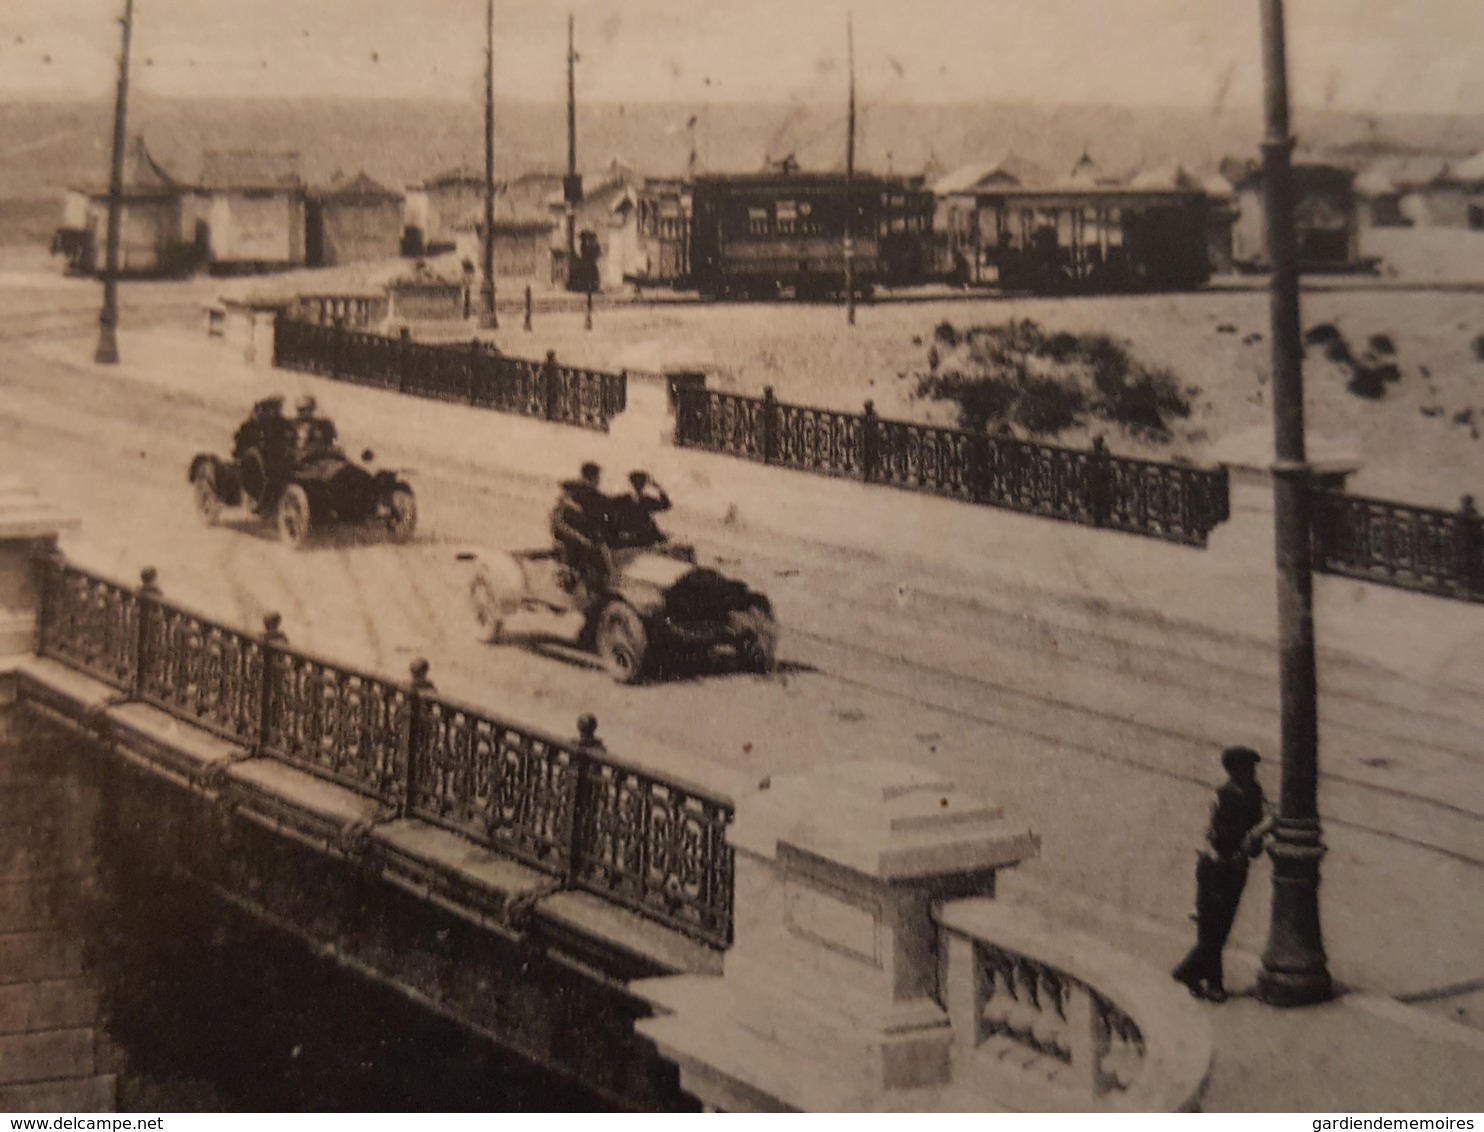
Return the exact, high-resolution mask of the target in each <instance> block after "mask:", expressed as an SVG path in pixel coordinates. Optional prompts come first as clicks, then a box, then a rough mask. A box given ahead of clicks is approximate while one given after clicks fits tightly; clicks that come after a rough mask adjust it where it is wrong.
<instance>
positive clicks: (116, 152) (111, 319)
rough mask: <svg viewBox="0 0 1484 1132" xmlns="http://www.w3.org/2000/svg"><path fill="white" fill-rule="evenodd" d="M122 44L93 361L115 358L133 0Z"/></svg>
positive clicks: (127, 1)
mask: <svg viewBox="0 0 1484 1132" xmlns="http://www.w3.org/2000/svg"><path fill="white" fill-rule="evenodd" d="M123 24H124V43H123V50H122V51H121V52H120V53H119V84H118V91H117V93H116V94H115V95H114V100H113V161H112V165H111V166H110V169H109V174H108V244H107V249H106V251H105V253H104V260H103V309H102V310H101V311H99V312H98V348H97V350H95V351H94V352H93V361H95V362H97V363H98V364H99V365H105V366H112V365H117V364H118V360H119V341H118V322H119V292H118V271H119V224H120V221H121V220H122V216H121V215H120V214H121V213H122V211H123V206H124V201H123V196H124V144H125V142H124V132H125V122H126V108H127V105H128V98H129V39H130V37H131V36H132V35H133V33H134V0H124V20H123Z"/></svg>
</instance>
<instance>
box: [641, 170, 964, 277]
mask: <svg viewBox="0 0 1484 1132" xmlns="http://www.w3.org/2000/svg"><path fill="white" fill-rule="evenodd" d="M849 200H850V209H851V211H852V212H853V214H854V215H853V219H852V222H851V224H850V233H851V244H852V249H853V260H854V262H853V270H854V286H855V290H856V293H857V294H858V295H861V296H869V295H870V294H871V292H872V291H873V290H874V289H875V288H876V287H878V286H888V287H896V286H906V285H911V284H914V283H920V282H923V281H925V279H926V278H927V276H928V273H929V272H931V271H932V269H933V267H934V262H935V259H936V257H935V255H934V253H933V249H932V241H933V210H934V198H933V194H932V192H931V191H930V190H928V189H927V188H925V187H924V186H923V184H922V181H921V179H920V178H910V179H909V178H903V177H881V176H874V175H861V176H857V177H855V178H854V179H853V181H852V184H851V188H850V194H849ZM846 207H847V206H846V190H845V176H844V174H841V173H799V172H785V173H758V174H732V175H719V174H714V175H705V176H697V177H695V178H692V179H688V180H684V181H675V180H670V181H648V182H646V183H645V185H644V189H643V191H642V192H641V194H640V197H639V261H640V264H641V269H640V270H639V271H637V272H635V273H634V274H633V275H632V276H630V277H629V280H628V281H629V282H632V283H634V284H636V285H638V286H640V287H673V288H676V289H680V290H694V291H697V292H699V293H700V294H701V295H702V297H704V298H774V297H777V296H778V295H780V294H782V293H784V292H787V293H789V294H791V295H793V296H794V297H795V298H797V299H818V298H825V297H828V296H831V295H843V294H844V293H845V229H846V223H845V220H846Z"/></svg>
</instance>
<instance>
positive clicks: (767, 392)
mask: <svg viewBox="0 0 1484 1132" xmlns="http://www.w3.org/2000/svg"><path fill="white" fill-rule="evenodd" d="M762 439H763V463H765V464H771V463H773V461H774V460H776V459H777V458H778V397H777V396H776V395H775V394H774V392H773V387H772V386H771V385H767V386H764V387H763V438H762Z"/></svg>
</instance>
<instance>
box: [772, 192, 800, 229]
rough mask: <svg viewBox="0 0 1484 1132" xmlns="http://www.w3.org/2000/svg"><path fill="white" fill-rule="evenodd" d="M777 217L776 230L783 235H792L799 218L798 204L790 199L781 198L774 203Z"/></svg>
mask: <svg viewBox="0 0 1484 1132" xmlns="http://www.w3.org/2000/svg"><path fill="white" fill-rule="evenodd" d="M774 210H775V212H776V214H777V218H778V231H779V232H780V233H782V234H784V235H792V234H793V231H794V226H795V224H796V223H797V221H798V219H799V206H798V204H797V203H796V202H794V201H791V200H781V201H779V202H778V203H777V204H776V205H774Z"/></svg>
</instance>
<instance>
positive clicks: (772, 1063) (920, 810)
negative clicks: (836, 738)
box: [635, 763, 1039, 1111]
mask: <svg viewBox="0 0 1484 1132" xmlns="http://www.w3.org/2000/svg"><path fill="white" fill-rule="evenodd" d="M821 799H828V800H829V804H828V805H821V804H820V800H821ZM728 837H729V840H730V841H731V843H732V845H733V847H734V849H735V850H736V890H735V891H736V904H735V923H736V932H735V943H734V944H733V946H732V949H731V950H730V951H729V952H728V953H727V955H726V959H725V963H724V973H723V975H722V976H721V977H720V978H708V977H704V976H679V977H676V978H669V979H651V980H646V981H643V982H641V983H637V984H635V989H637V990H638V991H639V993H641V994H643V995H645V996H646V997H647V998H649V999H650V1000H651V1002H652V1003H653V1004H654V1005H655V1006H656V1008H657V1014H659V1015H661V1016H659V1017H655V1018H651V1019H648V1020H645V1021H642V1022H640V1023H638V1026H637V1028H638V1029H639V1030H640V1031H641V1032H642V1033H644V1034H645V1035H646V1036H647V1037H649V1038H651V1039H652V1040H653V1041H654V1042H655V1044H656V1046H657V1047H658V1048H659V1050H660V1052H661V1053H662V1054H664V1055H665V1056H666V1057H667V1058H669V1059H670V1060H672V1061H674V1062H675V1063H676V1064H677V1065H678V1066H679V1067H680V1075H681V1087H682V1088H684V1089H685V1090H686V1091H687V1092H689V1093H691V1094H693V1095H694V1096H696V1097H697V1098H699V1099H700V1101H701V1102H702V1103H703V1104H706V1105H710V1106H713V1107H715V1108H718V1109H722V1110H727V1111H738V1110H743V1111H779V1110H787V1109H800V1110H805V1111H858V1110H862V1109H871V1108H874V1107H877V1106H878V1105H880V1104H881V1103H883V1101H882V1097H883V1096H884V1094H886V1093H887V1092H890V1091H892V1090H899V1089H913V1088H923V1087H934V1086H943V1085H946V1084H948V1083H949V1080H950V1077H951V1075H952V1057H951V1052H952V1047H953V1045H954V1042H955V1040H956V1037H955V1035H954V1033H953V1031H952V1029H951V1027H950V1022H949V1014H948V1012H947V1011H946V1010H945V1009H944V1007H945V1000H946V999H947V997H948V996H949V995H950V994H951V993H953V991H952V989H951V988H946V987H942V986H940V985H939V981H940V973H941V971H942V969H943V965H942V948H941V946H940V941H939V935H938V930H937V927H936V925H935V923H934V922H933V918H932V916H933V906H934V904H935V903H937V902H939V901H943V900H956V899H959V898H961V897H966V896H970V895H978V896H992V895H993V893H994V881H995V873H996V872H997V871H998V870H999V869H1002V868H1007V867H1009V866H1011V865H1014V864H1016V863H1018V862H1020V861H1022V860H1025V859H1026V858H1028V857H1032V856H1034V855H1035V854H1036V852H1037V851H1038V849H1039V841H1038V840H1037V838H1036V837H1035V835H1034V834H1032V833H1031V832H1029V831H1028V830H1027V829H1026V828H1025V827H1024V826H1016V825H1015V824H1014V823H1012V822H1009V821H1006V820H1005V819H1004V817H1003V815H1002V813H1001V811H1000V810H999V809H998V808H997V807H995V806H992V805H990V804H988V803H986V802H984V801H982V800H979V799H974V798H967V797H965V796H964V795H962V794H960V793H959V792H958V790H957V789H956V788H955V787H954V785H953V784H952V783H950V782H947V781H944V780H942V779H939V778H937V777H935V776H933V775H931V774H929V773H925V772H923V771H919V770H917V769H915V768H912V767H910V766H906V765H902V764H896V763H864V764H862V763H852V764H849V765H847V766H843V767H832V768H825V769H823V770H818V771H811V772H809V773H806V774H800V775H794V776H788V777H782V778H775V779H773V780H772V782H771V785H769V786H768V787H767V789H765V790H761V791H759V792H758V793H756V794H754V795H751V796H749V797H747V798H743V799H739V800H738V802H737V811H736V819H735V821H734V822H733V824H732V827H731V829H730V831H729V834H728ZM960 993H961V992H960ZM964 1037H965V1038H967V1035H964Z"/></svg>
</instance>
